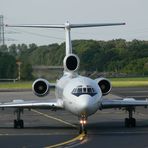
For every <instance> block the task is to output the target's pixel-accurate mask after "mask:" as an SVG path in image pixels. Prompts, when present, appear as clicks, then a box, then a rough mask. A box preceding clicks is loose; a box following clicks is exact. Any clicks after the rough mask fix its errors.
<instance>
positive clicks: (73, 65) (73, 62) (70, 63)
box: [63, 54, 80, 72]
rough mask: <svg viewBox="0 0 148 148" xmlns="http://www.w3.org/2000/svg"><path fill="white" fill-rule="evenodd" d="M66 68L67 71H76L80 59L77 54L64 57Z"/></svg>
mask: <svg viewBox="0 0 148 148" xmlns="http://www.w3.org/2000/svg"><path fill="white" fill-rule="evenodd" d="M63 62H64V69H65V70H66V71H71V72H75V71H77V70H78V68H79V63H80V60H79V58H78V56H76V55H75V54H70V55H68V56H66V57H65V58H64V61H63Z"/></svg>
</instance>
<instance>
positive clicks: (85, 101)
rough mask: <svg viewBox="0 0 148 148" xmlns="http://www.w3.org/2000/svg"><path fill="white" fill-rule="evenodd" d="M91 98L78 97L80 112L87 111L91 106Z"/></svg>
mask: <svg viewBox="0 0 148 148" xmlns="http://www.w3.org/2000/svg"><path fill="white" fill-rule="evenodd" d="M91 98H92V97H91V96H87V95H86V96H85V95H84V96H81V97H79V106H80V110H81V111H82V112H83V111H88V109H89V107H90V105H91Z"/></svg>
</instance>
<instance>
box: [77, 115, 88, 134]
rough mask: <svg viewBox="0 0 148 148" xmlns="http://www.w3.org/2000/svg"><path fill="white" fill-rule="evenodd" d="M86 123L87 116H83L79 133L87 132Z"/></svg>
mask: <svg viewBox="0 0 148 148" xmlns="http://www.w3.org/2000/svg"><path fill="white" fill-rule="evenodd" d="M86 124H87V119H86V118H85V117H82V118H81V119H80V130H79V134H82V133H84V134H87V130H86Z"/></svg>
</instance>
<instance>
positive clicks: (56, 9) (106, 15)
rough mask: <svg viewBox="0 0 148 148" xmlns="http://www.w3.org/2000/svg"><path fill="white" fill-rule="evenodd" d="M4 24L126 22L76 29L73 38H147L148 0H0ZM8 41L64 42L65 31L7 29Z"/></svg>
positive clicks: (73, 31) (10, 42)
mask: <svg viewBox="0 0 148 148" xmlns="http://www.w3.org/2000/svg"><path fill="white" fill-rule="evenodd" d="M0 14H2V15H4V23H5V24H57V23H59V24H63V23H65V22H66V21H70V23H107V22H109V23H110V22H112V23H114V22H115V23H116V22H126V26H116V27H100V28H84V29H73V30H72V39H95V40H111V39H117V38H123V39H126V40H133V39H141V40H148V0H0ZM5 31H6V34H5V38H6V39H8V38H9V39H10V38H11V39H14V40H15V41H6V43H7V44H12V43H16V44H17V43H26V44H29V43H36V44H38V45H44V44H51V43H61V42H63V41H65V35H64V30H59V29H28V28H5Z"/></svg>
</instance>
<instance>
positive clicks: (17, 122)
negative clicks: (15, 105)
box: [14, 109, 24, 128]
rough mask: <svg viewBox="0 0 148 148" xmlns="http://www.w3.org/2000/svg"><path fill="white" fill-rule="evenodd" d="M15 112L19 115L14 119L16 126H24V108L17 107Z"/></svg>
mask: <svg viewBox="0 0 148 148" xmlns="http://www.w3.org/2000/svg"><path fill="white" fill-rule="evenodd" d="M14 113H16V115H17V116H16V117H17V119H15V120H14V128H24V121H23V120H21V113H23V110H22V109H16V110H15V111H14Z"/></svg>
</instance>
